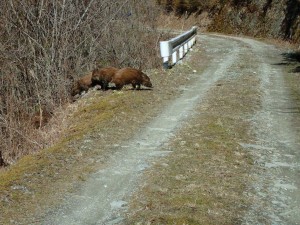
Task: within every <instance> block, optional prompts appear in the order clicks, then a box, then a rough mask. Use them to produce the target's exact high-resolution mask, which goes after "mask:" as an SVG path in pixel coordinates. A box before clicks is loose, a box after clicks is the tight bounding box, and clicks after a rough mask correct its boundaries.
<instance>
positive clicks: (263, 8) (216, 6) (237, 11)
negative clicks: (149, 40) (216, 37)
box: [157, 0, 300, 43]
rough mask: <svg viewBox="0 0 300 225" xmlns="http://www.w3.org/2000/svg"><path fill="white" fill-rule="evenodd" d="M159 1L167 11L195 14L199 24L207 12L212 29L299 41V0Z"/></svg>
mask: <svg viewBox="0 0 300 225" xmlns="http://www.w3.org/2000/svg"><path fill="white" fill-rule="evenodd" d="M157 3H158V4H159V5H161V6H162V7H163V8H164V9H165V11H166V12H168V13H169V12H172V11H174V12H175V13H176V15H177V16H179V17H182V16H185V17H186V18H187V17H190V16H191V17H195V19H196V21H197V23H198V25H200V26H201V25H202V21H201V20H202V19H203V16H201V15H204V14H206V15H208V17H209V20H210V23H209V24H208V25H207V27H206V29H207V30H209V31H213V32H223V33H229V34H244V35H249V36H255V37H267V38H280V39H284V40H288V41H292V42H297V43H299V42H300V2H299V1H298V0H253V1H250V0H243V1H237V0H214V1H200V0H184V1H179V0H157Z"/></svg>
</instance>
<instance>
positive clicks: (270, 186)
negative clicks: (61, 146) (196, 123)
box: [42, 35, 300, 225]
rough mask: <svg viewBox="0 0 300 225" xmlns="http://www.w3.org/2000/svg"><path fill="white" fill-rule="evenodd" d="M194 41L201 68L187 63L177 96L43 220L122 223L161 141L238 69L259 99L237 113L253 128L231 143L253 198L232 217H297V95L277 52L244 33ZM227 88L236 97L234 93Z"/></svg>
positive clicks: (287, 220)
mask: <svg viewBox="0 0 300 225" xmlns="http://www.w3.org/2000/svg"><path fill="white" fill-rule="evenodd" d="M198 39H199V43H200V44H201V51H204V52H205V54H207V55H208V56H209V58H210V59H211V60H210V61H209V63H208V64H207V65H206V68H205V69H204V70H203V71H201V72H198V71H199V69H198V68H196V67H195V68H191V70H190V71H193V70H195V71H193V72H190V73H188V74H185V75H184V76H186V77H187V78H188V79H189V82H188V83H187V84H185V85H184V86H179V87H178V88H179V89H180V90H181V91H182V93H181V95H180V96H179V97H178V98H176V99H175V100H173V101H172V102H168V104H167V105H165V106H163V109H162V111H161V112H160V113H159V115H157V116H156V117H155V118H153V119H152V121H150V122H148V123H147V124H144V125H143V127H142V128H141V129H139V131H138V133H136V134H135V135H133V136H132V137H131V138H130V139H129V140H127V141H124V142H122V143H121V144H117V145H116V146H114V147H115V148H116V149H117V150H116V151H115V153H114V154H113V155H112V156H110V157H109V158H108V161H107V162H106V163H105V165H106V166H105V167H103V168H102V169H100V170H99V171H98V172H96V173H94V174H93V175H91V176H90V178H89V179H88V180H86V182H84V183H83V185H82V186H81V187H80V188H79V189H78V192H77V193H73V194H71V195H70V196H69V197H68V199H67V200H66V202H64V203H63V204H62V206H61V207H60V208H59V209H57V210H53V211H51V212H50V213H48V216H47V217H46V218H44V220H43V222H42V224H62V225H63V224H66V225H67V224H68V225H69V224H85V225H86V224H124V223H126V221H127V220H125V217H126V215H130V214H131V212H130V210H132V209H131V207H129V206H130V201H131V196H132V197H134V196H135V193H136V192H137V191H138V190H139V189H140V188H141V186H142V184H143V176H144V171H145V170H151V169H152V166H153V165H154V164H155V162H156V160H158V159H160V158H168V156H169V155H170V154H172V153H174V152H175V151H173V150H172V149H168V150H166V149H165V148H164V147H165V146H168V144H169V142H171V141H172V140H173V139H174V138H176V136H178V135H180V133H181V132H184V131H182V130H183V128H184V127H185V126H189V123H192V120H191V118H196V117H198V116H201V115H200V114H201V112H200V111H199V110H198V108H199V107H201V106H202V105H203V102H204V101H205V100H207V98H208V95H214V92H213V90H214V88H216V87H217V86H219V85H221V84H220V82H221V81H222V83H226V82H231V85H233V86H234V85H235V84H234V82H235V79H236V77H241V76H243V74H250V75H249V76H251V77H253V79H257V80H258V81H259V83H258V85H257V87H254V88H257V92H259V101H258V103H257V104H258V105H257V106H256V109H257V110H256V111H255V112H254V113H253V112H246V113H245V115H246V114H247V116H245V118H243V119H244V120H247V122H249V124H250V126H249V128H247V129H249V131H248V132H252V133H254V134H255V135H254V136H255V137H254V138H255V139H254V140H251V142H250V141H249V142H243V141H241V142H239V143H238V144H239V145H240V146H241V147H242V149H243V151H245V152H248V153H249V154H251V155H252V157H253V158H254V161H255V164H254V165H253V167H252V169H251V171H248V172H249V174H251V180H252V183H250V186H248V188H247V191H245V192H244V193H243V195H244V196H247V198H249V199H252V201H251V202H252V204H251V205H250V207H247V211H246V213H245V214H244V216H243V218H240V220H239V221H240V222H239V223H242V224H260V223H265V222H266V223H268V224H299V223H300V217H299V211H300V191H299V190H300V189H299V188H300V179H299V178H300V166H299V165H300V152H299V149H300V119H299V117H300V114H299V108H297V107H298V106H297V107H296V106H295V104H298V103H299V102H296V101H299V100H298V97H297V98H296V97H295V96H294V98H292V96H291V94H290V90H289V85H288V84H287V83H286V82H285V80H284V76H285V74H286V72H285V71H283V68H282V66H281V65H280V63H281V62H282V60H283V59H282V55H281V53H282V51H281V50H279V49H277V48H275V47H274V46H272V45H268V44H264V43H262V42H258V41H254V40H251V39H247V38H230V37H225V36H221V35H199V36H198ZM198 51H199V49H198V50H197V48H195V49H194V51H193V52H192V53H191V54H192V55H197V54H199V53H198ZM202 54H203V52H202ZM185 60H189V58H187V59H185ZM247 60H249V61H247ZM245 61H246V62H245ZM237 65H243V66H239V67H238V66H237ZM236 85H240V84H238V83H236ZM243 85H245V86H247V84H243ZM248 85H250V84H248ZM227 94H231V95H232V97H236V98H239V96H235V94H234V92H233V93H227ZM205 104H213V103H212V102H211V103H208V102H207V101H206V102H205ZM244 104H247V103H246V102H244ZM197 110H198V111H197ZM199 112H200V114H199ZM220 113H221V112H220ZM250 113H251V114H250ZM90 141H93V140H90ZM183 142H184V140H183V141H182V143H183ZM183 144H184V143H183ZM195 145H196V140H195ZM198 147H199V146H198ZM200 147H201V146H200ZM249 176H250V175H249ZM141 224H143V223H141ZM145 224H146V223H145ZM153 224H155V223H153Z"/></svg>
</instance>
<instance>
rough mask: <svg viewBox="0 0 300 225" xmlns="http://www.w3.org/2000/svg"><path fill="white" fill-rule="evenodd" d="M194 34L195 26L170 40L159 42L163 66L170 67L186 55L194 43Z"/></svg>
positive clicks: (195, 33) (195, 31)
mask: <svg viewBox="0 0 300 225" xmlns="http://www.w3.org/2000/svg"><path fill="white" fill-rule="evenodd" d="M196 35H197V27H195V26H194V27H192V29H190V30H189V31H186V32H184V33H183V34H181V35H179V36H177V37H175V38H172V39H171V40H168V41H161V42H160V55H161V57H162V58H163V67H164V68H165V69H169V68H171V67H172V66H173V65H175V64H176V63H177V61H179V60H181V59H182V58H183V57H184V56H185V55H186V53H187V52H188V51H189V50H190V48H191V47H192V46H193V45H194V44H195V43H196ZM171 56H172V57H171Z"/></svg>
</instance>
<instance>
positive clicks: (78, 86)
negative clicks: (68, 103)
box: [71, 72, 92, 96]
mask: <svg viewBox="0 0 300 225" xmlns="http://www.w3.org/2000/svg"><path fill="white" fill-rule="evenodd" d="M91 86H92V72H90V73H88V74H86V75H85V76H83V77H81V78H80V79H79V80H77V81H76V82H75V83H74V85H73V87H72V91H71V95H72V96H75V95H77V94H80V93H81V92H83V91H88V89H89V88H90V87H91Z"/></svg>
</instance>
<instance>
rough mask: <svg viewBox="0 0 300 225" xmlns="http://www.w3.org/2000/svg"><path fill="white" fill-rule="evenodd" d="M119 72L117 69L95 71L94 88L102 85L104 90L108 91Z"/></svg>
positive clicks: (93, 77)
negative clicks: (110, 83) (109, 85)
mask: <svg viewBox="0 0 300 225" xmlns="http://www.w3.org/2000/svg"><path fill="white" fill-rule="evenodd" d="M117 71H118V69H117V68H115V67H105V68H97V69H94V70H93V74H92V86H95V85H97V84H98V85H100V86H101V89H102V90H107V89H108V84H109V82H111V80H112V78H113V76H114V75H115V73H116V72H117Z"/></svg>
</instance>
